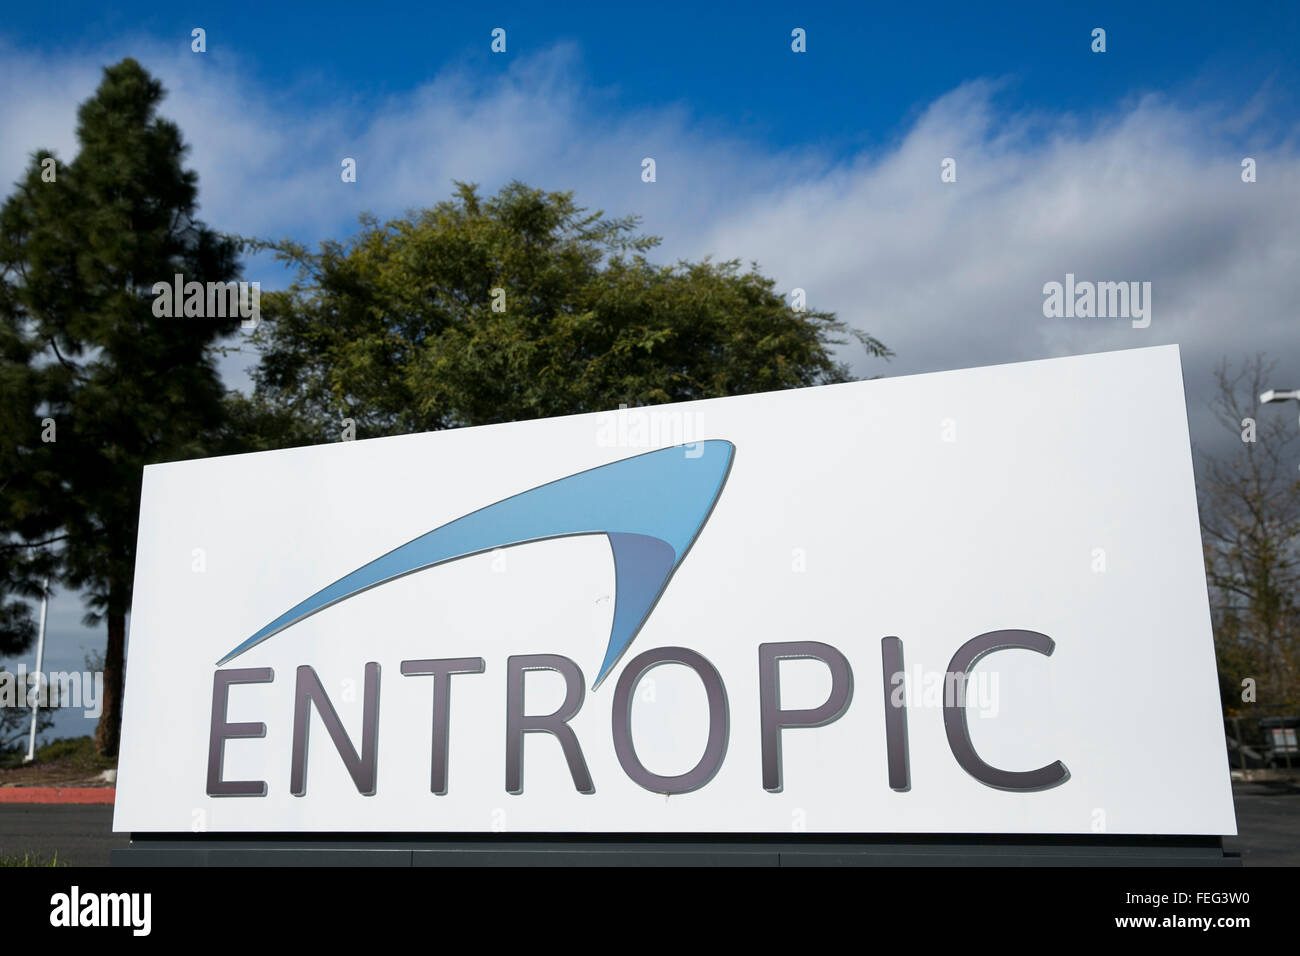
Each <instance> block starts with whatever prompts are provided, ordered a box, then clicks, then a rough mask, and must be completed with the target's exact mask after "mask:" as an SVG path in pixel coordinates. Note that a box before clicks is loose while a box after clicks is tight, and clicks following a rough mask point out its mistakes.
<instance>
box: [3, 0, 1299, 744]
mask: <svg viewBox="0 0 1300 956" xmlns="http://www.w3.org/2000/svg"><path fill="white" fill-rule="evenodd" d="M231 7H239V8H240V9H233V10H232V9H230V8H231ZM194 27H202V28H204V29H205V30H206V31H207V45H208V51H207V52H206V53H204V54H195V53H192V52H191V50H190V30H191V29H192V28H194ZM494 27H502V28H504V29H505V30H506V31H507V51H506V53H504V54H493V53H491V52H490V50H489V43H490V39H491V38H490V32H491V30H492V29H493V28H494ZM795 27H802V28H804V29H805V30H806V31H807V45H808V51H807V53H804V54H795V53H793V52H792V51H791V49H790V32H791V30H792V29H793V28H795ZM1094 27H1102V28H1104V29H1105V30H1106V31H1107V36H1106V39H1107V50H1106V52H1105V53H1104V54H1094V53H1093V52H1092V51H1091V49H1090V44H1091V31H1092V29H1093V28H1094ZM1298 50H1300V5H1297V4H1294V3H1292V4H1267V3H1266V4H1261V5H1253V6H1250V7H1248V8H1240V7H1232V6H1229V5H1211V4H1199V3H1180V4H1162V5H1151V6H1146V5H1143V6H1141V7H1138V8H1137V9H1135V5H1132V4H1114V5H1105V6H1091V7H1087V8H1085V7H1082V6H1076V5H1062V4H1015V5H1003V6H1001V7H1000V8H999V9H997V10H996V11H995V12H990V10H989V9H986V7H985V5H976V4H963V5H960V6H955V5H954V6H947V7H945V6H942V5H940V6H935V5H929V4H927V5H925V6H921V5H890V6H889V7H888V8H887V9H885V8H880V9H876V8H874V7H869V6H868V5H864V4H842V5H819V6H818V7H817V8H816V9H815V10H813V11H811V12H808V11H806V9H805V8H804V7H803V6H802V5H793V4H790V5H780V4H745V5H741V4H735V5H732V6H730V7H729V8H727V9H724V10H721V11H719V10H716V9H706V8H705V7H704V6H703V5H671V4H669V5H664V4H655V5H649V6H643V5H623V4H619V5H605V9H601V10H593V9H591V5H588V4H583V5H580V6H575V7H574V8H573V9H571V10H568V11H566V10H564V9H558V10H557V9H556V5H554V4H536V5H531V6H518V7H513V6H500V5H498V6H492V5H482V4H480V5H459V6H456V7H448V8H439V7H437V6H431V5H427V4H423V5H414V4H412V5H409V6H406V5H389V6H385V5H378V4H347V5H344V4H311V5H307V4H267V3H263V4H258V5H235V4H220V5H200V4H193V5H179V6H172V7H167V8H165V9H164V8H162V7H160V6H158V5H155V4H143V3H139V4H137V3H127V4H119V5H113V6H107V5H102V4H61V5H58V6H52V5H42V4H21V5H10V8H9V9H7V10H6V12H5V17H4V19H3V21H0V89H3V90H4V91H5V96H3V97H0V181H2V182H3V183H4V184H6V186H7V184H9V183H12V182H13V181H14V180H16V179H17V178H18V176H19V174H20V172H21V170H22V168H23V167H24V165H25V164H26V162H27V157H28V156H29V154H30V153H31V152H32V151H33V150H35V149H37V148H39V147H52V148H54V149H55V150H56V151H57V152H58V153H59V155H60V156H62V157H64V158H70V157H71V156H72V155H73V154H74V153H75V150H76V143H75V138H74V136H73V127H74V121H75V110H76V106H77V104H78V103H79V102H81V101H82V100H84V99H85V98H86V97H88V96H89V95H91V94H92V92H93V91H94V88H95V85H96V84H97V82H98V78H99V71H100V69H101V67H102V66H104V65H106V64H108V63H111V62H115V61H116V60H118V59H121V58H122V57H124V56H128V55H130V56H135V57H136V58H137V59H139V60H140V61H141V62H142V63H143V64H144V65H145V67H146V68H147V69H149V70H151V71H152V72H154V73H155V75H157V76H158V77H160V78H161V79H162V80H163V82H164V84H165V85H166V87H167V89H168V90H169V97H168V99H167V100H166V101H165V103H164V105H163V108H162V112H163V113H164V115H166V116H168V117H170V118H171V119H173V120H175V121H176V122H177V123H178V124H179V126H180V127H181V129H182V132H183V133H184V135H185V137H186V139H187V141H188V142H189V143H190V144H191V147H192V149H191V153H190V161H191V165H192V166H193V167H194V168H195V169H196V170H197V171H198V173H199V179H200V201H201V204H202V209H201V212H202V215H203V217H204V218H205V219H206V220H207V221H208V222H209V223H210V224H211V225H213V226H215V227H217V228H219V229H222V230H226V231H230V232H236V233H243V234H246V235H258V236H269V237H281V236H291V237H294V238H297V239H300V240H302V241H305V242H309V243H314V242H316V241H318V240H320V239H322V238H325V237H336V238H339V237H344V236H346V235H348V234H349V233H350V232H351V230H352V229H354V228H355V222H356V216H357V214H358V213H359V212H361V211H362V210H369V211H372V212H374V213H376V214H377V215H379V216H380V217H386V216H392V215H397V214H400V213H402V212H403V211H405V210H406V209H408V208H411V207H418V206H422V205H428V204H431V203H433V202H436V201H438V200H440V199H443V198H446V197H447V195H448V194H449V192H450V189H451V181H452V180H453V179H465V180H471V181H476V182H479V183H481V184H482V185H483V188H484V189H485V190H487V191H490V190H494V189H496V188H498V187H499V186H501V185H503V184H504V183H505V182H508V181H509V180H510V179H513V178H519V179H522V180H524V181H526V182H528V183H530V184H532V185H536V186H540V187H543V188H547V189H572V190H575V192H576V194H577V198H578V200H579V201H580V202H582V203H583V204H585V205H588V206H591V207H594V208H602V209H604V210H605V211H606V212H607V213H609V214H611V215H626V214H629V213H636V214H639V215H641V216H643V218H644V225H645V229H646V231H648V232H652V233H654V234H657V235H661V236H663V237H664V244H663V246H662V247H661V249H660V250H659V252H658V253H657V254H656V257H657V258H659V259H661V260H662V261H671V260H673V259H675V258H677V257H685V258H699V257H702V256H705V255H712V256H714V257H715V258H732V257H738V258H741V259H742V260H744V261H750V260H754V261H757V262H758V264H759V266H760V267H761V269H762V270H763V271H764V272H765V273H767V274H769V275H772V276H773V277H774V278H776V279H777V281H778V284H779V286H780V287H781V288H782V289H791V288H794V287H800V288H804V289H806V290H807V293H808V304H809V306H810V307H813V308H825V309H830V310H832V311H835V312H837V313H838V314H839V315H840V317H841V318H843V319H845V320H846V321H849V322H850V323H852V324H855V325H858V326H860V327H862V328H865V329H867V330H869V331H871V332H872V333H873V334H875V335H877V336H879V337H880V338H881V339H882V340H883V341H885V342H886V343H887V344H888V345H889V346H891V347H892V348H893V349H894V350H895V352H896V353H897V357H896V358H895V359H894V360H893V361H892V362H891V363H889V364H888V365H882V364H880V363H879V362H871V361H867V360H866V359H865V358H864V357H863V356H861V355H860V354H857V353H846V354H845V358H846V360H848V361H850V362H851V363H852V365H853V367H854V370H855V371H856V372H858V373H859V374H862V375H875V374H908V373H913V372H927V371H935V370H939V369H945V368H957V367H964V366H973V365H986V364H997V363H1000V362H1011V361H1021V360H1027V359H1034V358H1042V357H1047V356H1052V355H1064V354H1077V353H1083V352H1095V351H1103V350H1107V349H1114V348H1129V347H1134V346H1139V345H1156V344H1165V343H1169V342H1177V343H1179V344H1180V346H1181V347H1182V349H1183V362H1184V374H1185V377H1186V383H1187V391H1188V411H1189V415H1190V417H1191V422H1192V429H1193V437H1194V441H1195V442H1197V443H1198V445H1205V444H1210V445H1213V444H1214V443H1215V442H1221V441H1222V437H1221V434H1220V433H1219V432H1218V431H1216V430H1215V426H1214V425H1213V423H1212V422H1211V420H1210V417H1209V414H1208V412H1207V410H1206V408H1205V405H1206V400H1207V398H1208V395H1209V392H1210V389H1211V386H1212V376H1211V370H1212V369H1213V367H1214V365H1215V364H1217V363H1218V362H1219V361H1220V360H1222V359H1224V358H1229V359H1234V360H1238V359H1240V358H1241V357H1242V356H1243V355H1247V354H1253V353H1255V352H1264V353H1266V354H1267V355H1269V356H1271V357H1273V358H1275V359H1276V360H1277V361H1278V362H1279V375H1280V376H1281V377H1282V380H1280V381H1279V385H1280V386H1284V387H1295V386H1297V385H1300V332H1298V331H1297V329H1300V322H1297V321H1296V314H1295V313H1296V305H1295V304H1296V302H1297V301H1300V230H1297V229H1296V225H1295V224H1296V211H1297V210H1298V209H1300V122H1298V120H1300V66H1298V65H1297V63H1298V62H1300V57H1297V56H1296V52H1297V51H1298ZM646 156H651V157H654V158H655V159H656V163H657V173H658V179H657V182H655V183H652V184H647V183H644V182H642V180H641V175H640V174H641V160H642V159H643V157H646ZM343 157H354V158H355V159H356V160H357V163H358V180H357V182H356V183H353V184H344V183H342V182H341V181H340V177H339V163H340V160H341V159H342V158H343ZM948 157H952V158H955V160H956V162H957V170H958V177H957V182H956V183H947V184H945V183H942V182H941V181H940V176H939V172H940V163H941V161H942V160H943V159H944V158H948ZM1244 157H1250V158H1252V159H1254V160H1255V161H1256V163H1257V168H1258V179H1257V181H1256V182H1254V183H1250V184H1247V183H1244V182H1243V181H1242V179H1241V168H1240V164H1241V162H1242V160H1243V158H1244ZM1067 273H1074V274H1076V275H1078V276H1079V277H1080V278H1093V279H1109V280H1141V281H1150V282H1151V283H1152V288H1153V290H1154V291H1153V302H1154V305H1153V320H1152V323H1151V326H1150V327H1149V328H1147V329H1142V330H1136V329H1133V328H1131V327H1130V326H1129V324H1128V323H1127V322H1119V323H1116V322H1114V321H1110V322H1106V321H1093V322H1081V321H1068V320H1064V319H1049V318H1045V317H1044V315H1043V312H1042V302H1043V294H1042V288H1043V285H1044V283H1047V282H1051V281H1060V280H1062V279H1063V277H1064V276H1065V275H1066V274H1067ZM246 278H249V279H255V280H258V281H261V282H262V283H263V286H264V288H275V287H279V286H282V285H283V284H284V282H285V281H286V276H285V274H284V272H283V270H282V269H281V268H280V267H279V266H278V265H277V264H276V263H274V262H272V261H270V260H268V259H259V260H254V261H251V262H249V263H248V264H247V269H246ZM252 361H254V357H253V356H252V355H251V354H249V353H248V352H247V351H245V352H243V353H239V354H235V355H232V356H231V357H229V358H227V359H226V360H225V361H224V362H223V366H222V369H223V373H224V374H225V377H226V380H227V382H228V383H229V384H230V385H231V386H232V387H245V386H246V385H247V382H248V378H247V369H248V367H249V364H250V363H251V362H252ZM81 614H82V608H81V606H80V602H79V601H78V600H77V598H76V596H75V595H68V594H63V595H60V596H59V597H58V598H57V599H56V600H55V602H54V604H53V607H52V610H51V619H50V646H49V651H48V655H49V657H48V659H49V667H50V668H52V669H68V668H72V667H78V668H79V667H80V665H81V660H82V656H83V654H84V653H85V651H86V650H90V649H92V648H98V647H102V645H103V640H104V638H103V632H102V629H94V630H88V629H85V628H83V627H82V626H81V625H80V623H79V621H80V617H81ZM29 666H30V663H29ZM88 727H89V722H83V721H81V720H79V719H75V718H73V717H71V716H70V715H63V716H61V717H60V724H59V725H58V728H57V730H56V734H57V735H66V734H71V733H80V732H85V731H86V730H87V729H88Z"/></svg>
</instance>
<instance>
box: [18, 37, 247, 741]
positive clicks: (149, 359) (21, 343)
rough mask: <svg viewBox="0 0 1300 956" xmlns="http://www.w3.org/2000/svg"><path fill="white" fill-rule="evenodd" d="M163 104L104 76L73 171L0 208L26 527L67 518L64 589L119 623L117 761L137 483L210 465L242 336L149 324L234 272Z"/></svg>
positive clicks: (125, 64)
mask: <svg viewBox="0 0 1300 956" xmlns="http://www.w3.org/2000/svg"><path fill="white" fill-rule="evenodd" d="M164 95H165V94H164V91H163V87H162V85H161V83H159V82H158V81H157V80H155V79H154V78H153V77H151V76H150V75H149V74H148V73H147V72H146V71H145V70H144V69H143V68H142V67H141V66H140V64H138V63H137V62H136V61H135V60H132V59H126V60H123V61H122V62H120V63H118V64H116V65H114V66H110V67H107V68H106V69H105V70H104V76H103V81H102V83H101V84H100V86H99V89H98V90H97V91H96V92H95V94H94V96H92V97H91V98H90V99H89V100H87V101H86V102H85V103H83V104H82V105H81V107H80V109H79V111H78V124H77V139H78V143H79V151H78V153H77V156H76V158H75V159H73V160H72V161H71V162H70V163H68V164H66V165H65V164H63V163H58V164H57V166H55V167H54V172H53V175H51V173H50V164H49V163H47V162H44V160H46V159H47V158H53V157H52V154H49V153H45V152H42V153H37V154H36V155H35V156H33V159H32V162H31V164H30V166H29V167H28V170H27V174H26V177H25V178H24V180H23V181H21V182H20V183H18V184H17V188H16V190H15V192H14V193H13V195H12V196H11V197H10V198H9V199H8V201H7V202H6V203H5V205H4V207H3V210H0V282H3V289H0V315H2V317H3V328H5V329H6V330H7V332H6V333H5V334H6V335H8V336H9V337H10V339H12V341H10V342H8V343H0V344H6V345H7V350H8V352H9V353H11V354H10V356H9V357H7V359H6V361H8V362H9V364H10V365H11V366H13V367H14V368H11V369H10V371H9V372H7V373H5V376H4V378H0V381H3V380H4V379H13V380H15V381H17V380H18V379H19V378H20V377H21V376H20V375H19V374H18V373H17V372H16V370H15V369H16V367H17V366H18V365H19V364H24V363H23V362H22V361H21V360H22V358H23V353H24V352H27V353H28V354H27V356H26V362H25V369H26V371H25V372H23V373H22V374H23V375H27V376H30V378H31V387H32V388H33V389H34V390H35V396H34V398H35V404H34V408H33V409H31V410H29V411H28V412H27V418H28V419H29V420H28V421H27V422H26V423H25V424H22V425H20V426H19V430H18V436H19V446H20V448H21V449H22V450H23V451H22V452H21V453H20V454H18V455H17V456H16V457H15V461H16V462H17V463H18V464H19V466H20V468H21V471H22V473H23V476H22V479H21V483H22V484H23V486H24V487H25V488H27V489H29V490H33V494H34V495H35V496H36V498H37V499H38V500H36V502H35V504H34V505H33V506H32V508H31V509H30V510H31V511H32V514H33V515H36V516H37V517H39V516H40V514H42V513H45V514H47V516H48V514H49V513H53V515H54V516H55V518H54V523H57V525H58V528H57V534H55V535H53V537H54V538H56V539H57V543H56V545H55V546H56V547H57V548H58V551H57V558H58V562H59V575H60V578H61V579H62V581H63V582H64V583H65V584H66V585H69V586H71V587H74V588H80V589H82V590H83V591H84V593H85V595H86V599H87V603H88V614H87V622H88V623H95V622H98V621H100V620H102V621H104V622H105V623H106V624H107V629H108V643H107V647H106V650H105V655H104V710H103V714H102V716H101V718H100V722H99V726H98V728H97V729H96V734H95V739H96V746H97V748H98V750H99V751H100V752H101V753H102V754H105V755H114V754H116V752H117V747H118V734H119V729H120V722H121V713H122V709H121V708H122V665H123V652H124V648H125V639H126V616H127V613H128V611H129V610H130V607H131V588H132V581H133V576H134V564H135V545H136V527H137V522H138V519H139V508H140V484H141V477H142V470H143V468H144V466H145V465H146V464H150V463H154V462H161V461H168V460H176V459H182V458H192V457H196V456H199V455H202V454H204V453H205V450H206V449H205V447H204V443H205V436H209V435H212V434H213V433H214V432H215V431H216V430H217V429H219V427H220V425H221V420H222V409H223V405H222V398H223V393H224V389H223V387H222V385H221V381H220V378H219V376H218V373H217V370H216V365H215V346H216V345H217V343H218V342H219V340H220V339H221V338H222V337H223V336H225V335H227V334H230V333H231V332H233V331H235V330H236V329H237V327H238V322H239V319H238V318H237V317H236V318H233V319H226V320H220V319H205V318H159V317H155V315H154V312H153V293H152V289H153V285H154V283H156V282H171V281H172V278H173V276H174V275H176V274H181V275H183V276H184V277H185V280H186V281H198V282H204V283H206V282H209V281H229V280H230V279H232V278H233V277H234V275H235V273H236V270H237V268H238V261H237V251H238V245H237V243H236V242H235V241H234V240H233V239H231V238H229V237H226V236H222V235H220V234H218V233H215V232H213V231H212V230H210V229H208V228H207V227H205V226H204V225H203V224H202V223H201V222H199V221H198V220H197V219H196V218H195V212H196V208H197V196H198V177H197V175H196V174H195V173H194V172H193V171H190V170H187V169H185V168H184V166H183V164H182V161H183V158H184V154H185V152H186V147H185V145H184V143H183V141H182V138H181V134H180V131H179V129H178V128H177V127H176V125H175V124H173V123H171V122H169V121H167V120H164V119H161V118H160V117H159V116H158V115H157V109H158V105H159V103H160V102H161V101H162V99H163V97H164ZM38 415H39V416H40V417H37V416H38ZM43 418H50V419H53V421H54V423H55V428H56V430H57V433H56V437H55V440H54V441H52V442H50V441H42V436H41V431H42V426H41V420H42V419H43ZM7 494H8V493H7V492H6V495H7ZM32 523H33V524H36V523H39V522H35V521H34V520H33V522H32ZM46 524H47V525H48V524H50V521H48V520H47V521H46ZM0 530H3V529H0ZM42 530H47V529H41V528H37V527H34V526H33V527H30V528H28V529H26V531H27V533H28V534H34V533H36V532H40V531H42Z"/></svg>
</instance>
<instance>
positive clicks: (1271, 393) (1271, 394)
mask: <svg viewBox="0 0 1300 956" xmlns="http://www.w3.org/2000/svg"><path fill="white" fill-rule="evenodd" d="M1259 400H1260V403H1261V404H1264V405H1270V404H1272V403H1273V402H1300V388H1297V389H1291V390H1287V389H1284V388H1270V389H1269V390H1268V391H1267V392H1265V393H1264V394H1263V395H1261V396H1259Z"/></svg>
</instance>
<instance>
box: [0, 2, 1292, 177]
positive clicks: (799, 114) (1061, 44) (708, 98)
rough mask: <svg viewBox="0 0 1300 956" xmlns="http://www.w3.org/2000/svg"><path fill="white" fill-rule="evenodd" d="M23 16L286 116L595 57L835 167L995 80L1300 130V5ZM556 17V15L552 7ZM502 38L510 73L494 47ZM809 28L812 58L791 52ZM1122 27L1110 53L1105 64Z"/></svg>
mask: <svg viewBox="0 0 1300 956" xmlns="http://www.w3.org/2000/svg"><path fill="white" fill-rule="evenodd" d="M235 6H236V5H234V4H192V3H184V4H167V5H158V4H152V3H124V4H120V5H119V4H114V5H104V4H98V3H74V4H60V5H58V6H57V7H53V6H48V5H43V4H21V5H18V6H16V7H15V8H14V9H12V10H9V11H7V13H6V18H5V24H4V27H3V35H4V36H5V37H6V38H7V39H8V40H9V42H11V43H13V44H14V45H16V46H18V47H20V48H23V49H28V50H42V51H46V52H51V53H56V52H68V51H77V50H86V49H96V48H97V47H99V46H100V44H101V43H102V42H103V41H104V40H105V39H110V38H113V37H126V36H148V37H153V38H157V39H158V40H159V41H160V42H163V43H170V44H172V45H174V46H175V48H176V49H177V50H181V51H185V50H188V47H189V31H190V29H191V28H192V27H195V26H202V27H204V28H205V29H206V30H207V31H208V39H209V44H208V54H207V55H208V57H209V59H210V60H212V61H213V63H214V64H215V65H222V64H238V67H239V69H241V70H243V71H246V72H247V73H248V74H249V76H250V79H251V80H252V81H253V82H254V83H255V84H256V85H257V86H259V87H261V88H263V89H264V90H266V91H269V92H271V93H272V95H274V96H277V97H283V98H284V99H285V101H286V102H293V103H301V104H307V105H309V106H311V105H317V104H320V103H325V102H329V101H331V100H335V99H340V98H342V99H353V98H355V99H358V100H362V101H367V100H368V101H374V100H377V99H381V98H383V97H387V96H392V95H395V94H401V93H403V92H405V91H409V90H411V89H413V88H415V87H417V86H418V85H420V84H422V83H424V82H427V81H428V80H430V79H431V78H432V77H434V76H435V75H436V74H437V73H438V72H439V71H440V70H442V69H444V68H447V67H449V66H454V67H458V68H464V69H466V70H467V71H470V72H472V73H474V74H478V75H481V76H484V77H491V76H493V75H495V74H498V73H500V72H501V71H503V70H504V69H506V68H507V67H508V66H509V64H510V63H511V62H512V59H515V58H518V57H519V56H527V55H530V54H537V53H539V52H541V51H544V50H546V49H549V48H551V47H554V46H556V45H558V44H574V45H575V46H577V47H578V48H579V49H580V50H581V56H582V62H583V66H584V69H585V72H586V76H587V79H588V82H589V84H590V85H591V87H593V88H599V89H602V90H606V91H609V92H611V93H612V95H611V96H610V98H609V99H608V101H607V102H606V104H605V105H606V107H607V108H608V109H610V110H611V111H620V110H626V109H629V108H639V107H647V106H656V107H657V106H663V105H666V104H671V103H680V104H682V105H684V106H685V107H687V108H688V109H690V110H691V111H692V112H693V113H695V114H697V115H698V116H699V117H700V118H701V119H703V120H705V121H711V122H717V123H719V124H721V125H723V126H725V127H726V128H727V129H728V130H729V131H732V132H735V131H743V132H744V133H745V134H746V135H748V136H751V137H753V138H754V139H757V140H759V141H761V142H763V143H765V144H767V145H768V146H771V147H798V146H803V145H806V144H808V143H809V142H814V143H817V144H819V145H821V146H823V147H825V148H827V149H828V150H830V151H831V152H832V153H833V154H837V155H839V156H844V155H847V154H848V152H849V151H851V150H855V149H859V148H861V147H863V146H870V145H875V144H880V143H883V142H887V141H888V140H889V139H890V138H891V137H892V136H894V135H896V134H897V132H898V131H899V129H900V126H901V125H902V124H903V123H904V122H905V121H906V120H907V119H908V118H909V117H910V116H911V115H912V114H913V113H914V111H915V110H916V109H918V108H919V107H921V106H923V105H924V104H926V103H929V102H930V101H932V100H934V99H935V98H937V97H938V96H940V95H942V94H943V93H945V92H947V91H948V90H950V89H952V88H954V87H956V86H957V85H959V84H960V83H962V82H963V81H966V80H969V79H971V78H973V77H980V76H1012V77H1014V78H1015V83H1014V85H1013V88H1012V90H1011V91H1010V93H1009V95H1008V97H1007V100H1006V105H1007V107H1008V108H1012V109H1016V108H1024V107H1039V108H1046V109H1052V110H1069V111H1075V112H1079V113H1081V114H1084V115H1087V114H1089V113H1090V112H1092V111H1095V110H1105V109H1109V108H1111V107H1113V106H1114V105H1115V104H1117V103H1119V102H1120V101H1122V100H1123V99H1124V98H1126V97H1130V96H1133V95H1135V94H1138V93H1141V92H1144V91H1151V90H1163V91H1166V92H1171V93H1173V94H1175V95H1177V96H1180V97H1187V98H1204V97H1216V96H1217V97H1221V98H1224V99H1229V100H1230V99H1245V98H1248V97H1249V96H1250V95H1252V94H1253V93H1255V92H1256V91H1257V90H1258V89H1259V88H1261V87H1262V86H1264V85H1267V84H1272V85H1273V86H1274V88H1275V89H1276V91H1277V92H1278V93H1279V94H1280V105H1284V106H1287V107H1289V112H1290V113H1291V114H1292V115H1294V114H1295V105H1296V95H1297V90H1300V83H1297V82H1296V81H1297V78H1298V77H1300V66H1298V65H1297V63H1298V62H1300V57H1297V55H1296V54H1297V50H1300V6H1297V5H1296V4H1294V3H1278V4H1273V3H1264V4H1258V5H1256V4H1251V5H1250V6H1249V7H1247V8H1240V7H1234V6H1233V5H1231V4H1223V3H1164V4H1132V3H1114V4H1090V5H1083V4H1068V3H1066V4H1059V3H1051V4H1044V3H1035V2H1030V3H1010V4H997V5H985V4H972V3H963V4H939V5H929V4H927V5H925V6H924V7H921V6H918V5H912V4H889V5H872V7H870V8H869V7H866V6H864V5H863V4H861V3H843V4H815V5H803V4H789V3H784V4H782V3H755V4H729V5H725V7H724V8H723V9H716V8H710V7H711V5H706V4H674V3H668V4H661V3H655V4H648V5H639V4H607V5H598V4H586V3H583V4H570V5H567V6H568V9H567V10H566V9H564V7H565V6H566V5H564V4H559V5H556V4H544V3H537V4H529V5H502V4H495V5H494V4H482V5H480V4H455V5H452V4H366V3H325V4H320V3H312V4H306V3H276V4H257V5H246V7H245V9H231V8H232V7H235ZM557 7H558V9H557ZM498 26H499V27H503V28H505V29H506V30H507V37H508V44H507V46H508V49H507V54H506V55H505V56H494V55H492V54H491V53H490V52H489V50H488V39H489V37H488V35H489V32H490V31H491V29H492V28H494V27H498ZM794 26H800V27H803V28H804V29H805V30H806V31H807V33H808V49H809V53H808V55H806V56H803V57H796V56H791V55H790V49H789V42H790V38H789V34H790V30H791V29H792V28H793V27H794ZM1098 26H1100V27H1104V28H1105V29H1106V30H1107V40H1108V49H1107V52H1106V54H1105V56H1095V55H1093V54H1092V52H1091V50H1090V33H1091V30H1092V29H1093V28H1094V27H1098Z"/></svg>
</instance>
